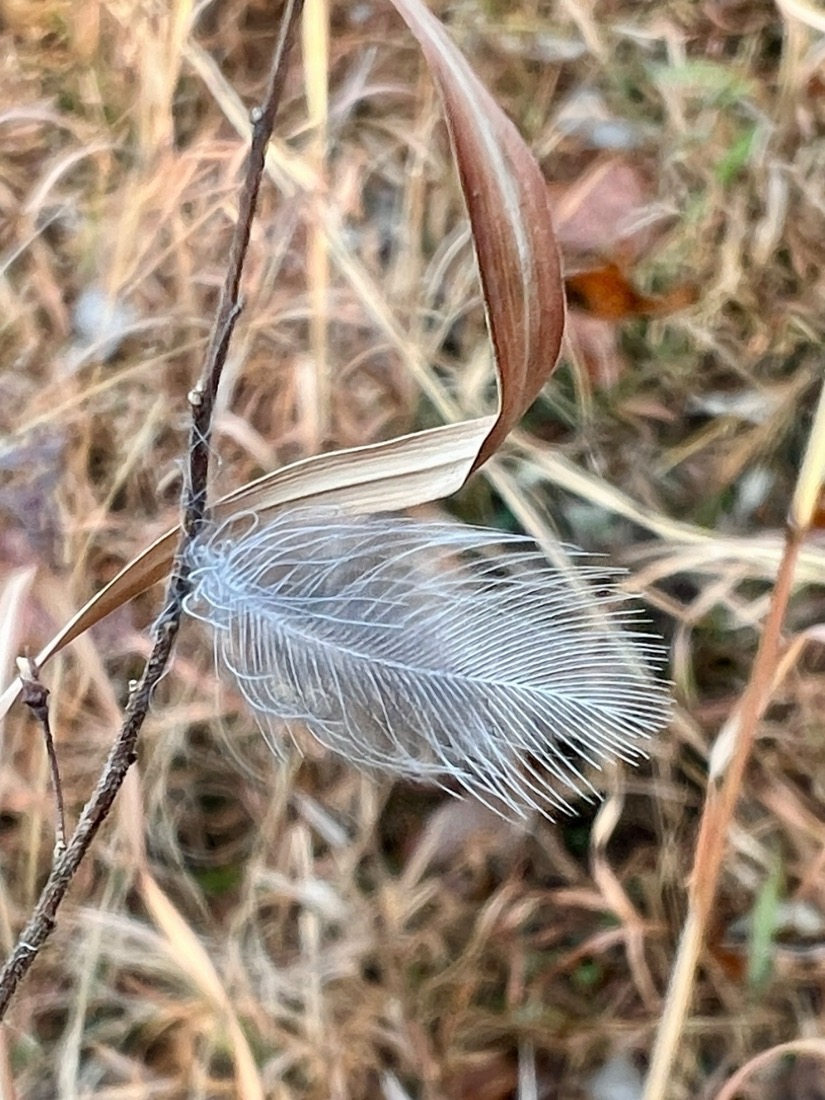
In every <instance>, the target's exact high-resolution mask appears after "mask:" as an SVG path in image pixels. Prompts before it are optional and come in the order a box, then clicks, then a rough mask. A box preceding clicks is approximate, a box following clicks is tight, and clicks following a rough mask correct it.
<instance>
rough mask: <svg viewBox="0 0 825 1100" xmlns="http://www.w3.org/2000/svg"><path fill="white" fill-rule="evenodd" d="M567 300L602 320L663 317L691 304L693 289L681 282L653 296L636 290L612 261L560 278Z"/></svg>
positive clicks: (694, 297) (688, 284) (694, 289)
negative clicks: (562, 280) (562, 279)
mask: <svg viewBox="0 0 825 1100" xmlns="http://www.w3.org/2000/svg"><path fill="white" fill-rule="evenodd" d="M564 287H565V290H566V292H567V302H568V305H570V306H576V307H577V308H578V309H583V310H584V311H585V312H586V313H590V314H592V315H593V316H594V317H601V318H602V319H603V320H605V321H621V320H624V319H625V318H627V317H663V316H666V315H667V314H669V313H675V312H676V310H679V309H684V308H685V307H686V306H689V305H693V303H694V302H695V301H696V299H697V297H698V292H697V288H696V287H695V286H693V285H692V284H690V283H682V284H680V285H679V286H676V287H674V288H673V289H672V290H670V291H668V293H667V294H663V295H661V296H657V297H648V295H646V294H642V293H640V292H639V291H638V290H637V289H636V288H635V287H634V286H633V284H632V283H631V282H630V281H629V280H628V278H627V276H626V275H625V274H624V272H623V271H622V270H621V268H620V267H619V266H618V264H615V263H607V264H604V266H602V267H598V268H594V269H592V270H590V271H580V272H578V273H577V274H576V275H568V276H567V278H566V279H565V280H564Z"/></svg>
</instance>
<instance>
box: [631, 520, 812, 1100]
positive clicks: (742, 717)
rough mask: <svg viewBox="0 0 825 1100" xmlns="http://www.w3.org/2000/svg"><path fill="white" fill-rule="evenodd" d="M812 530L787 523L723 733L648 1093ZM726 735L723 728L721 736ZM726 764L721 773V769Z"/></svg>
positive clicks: (709, 895) (671, 1038)
mask: <svg viewBox="0 0 825 1100" xmlns="http://www.w3.org/2000/svg"><path fill="white" fill-rule="evenodd" d="M805 533H806V532H805V531H804V530H801V529H799V528H798V527H796V526H795V525H791V526H789V527H788V530H787V534H786V537H785V549H784V552H783V555H782V560H781V562H780V564H779V572H778V574H777V578H776V585H775V587H774V590H773V593H772V597H771V604H770V609H769V611H768V618H767V620H766V622H765V628H764V630H763V632H762V637H761V640H760V643H759V647H758V649H757V653H756V659H755V661H754V664H753V670H752V672H751V678H750V680H749V682H748V686H747V688H746V689H745V693H744V695H743V697H742V700H741V703H740V706H739V708H738V711H737V712H736V713H735V714H734V715H733V716H732V718H731V720H730V721H729V722H728V723H727V726H726V729H725V731H723V734H724V733H730V734H733V735H735V740H734V743H733V747H732V750H731V754H730V757H729V759H726V761H725V762H722V763H720V762H717V764H716V769H715V770H716V773H715V774H714V769H712V772H711V775H710V776H709V779H708V790H707V795H706V797H705V805H704V809H703V811H702V818H701V821H700V824H699V835H698V838H697V842H696V854H695V858H694V864H693V871H692V873H691V877H690V884H689V887H688V912H687V917H686V919H685V923H684V926H683V928H682V935H681V938H680V940H679V947H678V950H677V953H676V961H675V963H674V966H673V970H672V971H671V976H670V984H669V986H668V991H667V996H666V998H665V1004H664V1008H663V1011H662V1017H661V1023H660V1024H659V1028H658V1031H657V1033H656V1041H655V1043H654V1047H653V1053H652V1055H651V1061H650V1068H649V1070H648V1075H647V1079H646V1081H645V1090H644V1093H643V1098H642V1100H665V1098H666V1097H667V1095H668V1089H669V1087H670V1084H671V1081H672V1075H673V1064H674V1061H675V1059H676V1054H677V1050H678V1047H679V1043H680V1041H681V1040H682V1039H683V1037H684V1034H685V1021H686V1019H687V1016H688V1013H689V1011H690V1003H691V998H692V995H693V986H694V981H695V977H696V969H697V966H698V963H699V956H700V954H701V951H702V946H703V944H704V942H705V938H706V933H707V928H708V925H709V922H710V918H711V914H712V909H713V903H714V900H715V897H716V891H717V888H718V883H719V875H720V873H721V870H722V861H723V859H724V855H725V850H726V846H727V837H728V831H729V828H730V823H731V820H732V818H733V813H734V810H735V809H736V803H737V801H738V799H739V794H740V792H741V789H742V781H743V779H744V776H745V769H746V767H747V764H748V760H749V759H750V755H751V751H752V749H753V745H754V741H755V739H756V730H757V725H758V722H759V719H760V718H761V717H762V714H763V713H764V711H765V707H766V706H767V703H768V700H769V698H770V694H771V688H772V686H773V681H774V678H775V677H774V674H775V671H776V668H777V665H778V663H779V656H780V647H781V642H782V636H781V630H782V623H783V620H784V618H785V612H786V610H787V607H788V601H789V599H790V595H791V590H792V588H793V577H794V570H795V568H796V562H797V558H798V557H799V551H800V549H801V547H802V544H803V542H804V539H805ZM721 737H722V735H720V740H721ZM719 769H723V770H722V774H721V775H720V774H719Z"/></svg>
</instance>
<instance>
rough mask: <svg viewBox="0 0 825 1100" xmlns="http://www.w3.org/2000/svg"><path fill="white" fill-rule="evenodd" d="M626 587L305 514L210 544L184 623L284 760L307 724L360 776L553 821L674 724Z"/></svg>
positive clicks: (409, 532) (233, 524) (442, 537)
mask: <svg viewBox="0 0 825 1100" xmlns="http://www.w3.org/2000/svg"><path fill="white" fill-rule="evenodd" d="M619 575H620V574H617V572H616V571H610V570H605V569H604V568H601V567H598V566H596V567H593V566H586V565H580V564H576V565H575V566H571V568H570V569H569V570H568V569H563V568H556V567H554V566H551V565H550V564H548V562H547V560H546V558H545V557H544V555H543V554H542V553H541V552H540V551H539V549H538V548H537V546H536V544H535V543H534V542H533V541H532V540H531V539H529V538H526V537H524V536H521V535H513V534H506V533H502V532H499V531H492V530H486V529H484V528H478V527H469V526H462V525H460V524H451V523H439V522H436V523H431V522H421V521H418V520H413V519H406V518H400V517H397V516H387V515H377V516H368V517H351V516H346V515H344V514H342V513H340V512H337V511H334V510H333V509H324V508H301V509H295V510H291V511H289V510H286V511H283V512H281V513H280V514H278V515H277V516H276V517H275V518H274V519H272V520H269V521H267V522H266V523H261V522H260V521H259V520H257V519H256V517H254V516H250V515H247V516H239V517H233V519H232V520H230V521H228V522H227V523H225V524H224V525H222V526H221V527H220V528H218V529H215V528H214V527H212V528H206V529H205V531H204V532H203V533H202V534H201V535H200V536H199V537H198V538H197V539H196V540H195V542H194V545H193V548H192V582H193V589H192V593H191V595H190V596H189V597H188V599H187V601H186V609H187V611H188V612H189V613H190V614H191V615H193V616H195V617H196V618H198V619H201V620H202V621H204V622H206V623H208V624H209V626H210V627H211V629H212V631H213V635H214V646H215V659H216V664H217V667H218V669H219V672H220V674H221V675H222V676H223V677H228V678H229V680H230V681H232V682H233V683H234V684H235V686H236V687H237V688H238V690H239V691H240V693H241V695H242V696H243V698H244V699H245V700H246V702H247V703H248V704H249V706H250V708H251V709H252V711H253V713H254V714H255V716H256V718H257V720H258V723H259V725H260V726H261V729H262V730H263V732H264V734H265V736H266V737H267V739H268V741H269V744H270V745H271V746H272V748H273V750H274V751H275V752H276V753H277V754H278V755H283V752H284V749H285V746H286V745H287V744H288V739H289V735H290V734H291V733H293V732H294V731H296V730H297V728H298V727H300V726H303V727H305V728H306V729H308V730H309V732H310V733H311V734H312V735H313V736H314V737H315V738H317V740H318V741H319V742H320V743H321V744H322V745H324V746H326V747H327V748H328V749H331V750H333V751H334V752H336V753H339V754H340V755H342V756H343V757H345V758H346V759H347V760H348V761H349V762H350V763H351V764H353V765H354V766H356V767H360V768H369V769H379V770H382V771H385V772H390V773H391V774H393V775H395V776H399V777H406V778H411V779H421V780H430V781H434V782H437V783H442V784H444V783H451V784H453V785H455V784H457V785H458V786H459V787H461V788H464V789H465V790H466V791H469V792H470V793H472V794H473V795H475V796H476V797H477V798H479V799H481V800H482V801H485V802H487V803H488V804H489V805H492V806H493V808H494V809H496V810H497V812H499V813H503V814H505V815H507V816H524V815H526V814H527V813H529V812H531V811H533V810H538V811H540V812H542V813H544V814H546V815H548V816H549V815H550V814H551V813H552V811H553V810H554V809H557V810H563V811H570V810H571V806H570V803H569V802H568V801H567V799H566V798H565V797H564V794H563V791H564V789H565V788H567V789H568V790H571V791H575V792H576V793H578V794H582V793H587V792H588V791H592V790H593V788H592V786H591V784H590V782H589V781H588V780H587V779H586V778H585V775H584V773H583V770H582V769H583V768H584V767H586V766H587V765H595V766H597V767H598V766H599V764H600V762H604V761H605V760H607V759H611V758H616V757H619V758H622V759H625V760H631V761H632V760H634V759H637V758H638V757H639V756H640V755H642V747H641V744H640V742H642V741H643V740H644V739H645V738H647V737H649V736H650V735H651V734H653V733H655V732H657V731H658V730H660V729H661V728H662V726H663V725H664V724H665V723H666V722H667V719H668V716H669V712H670V695H669V690H668V686H667V684H665V683H663V682H661V681H660V680H658V679H657V678H656V677H655V675H654V673H653V668H654V667H655V666H656V665H657V664H660V663H661V661H662V657H663V655H664V651H663V647H662V645H661V643H660V642H659V641H658V640H657V639H655V638H654V637H652V636H651V635H649V634H646V633H643V632H640V631H639V629H638V627H639V626H640V625H641V624H640V620H639V611H638V610H637V609H636V608H635V607H634V604H633V601H632V600H630V599H629V598H628V597H627V596H626V595H625V594H624V593H622V592H621V591H620V590H619V588H618V587H617V583H616V582H617V576H619Z"/></svg>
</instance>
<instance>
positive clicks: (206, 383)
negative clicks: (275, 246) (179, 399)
mask: <svg viewBox="0 0 825 1100" xmlns="http://www.w3.org/2000/svg"><path fill="white" fill-rule="evenodd" d="M302 6H303V4H302V0H288V3H287V4H286V7H285V10H284V14H283V18H282V22H281V30H280V35H279V38H278V43H277V45H276V48H275V53H274V56H273V60H272V66H271V69H270V74H269V78H268V82H267V89H266V93H265V96H264V100H263V105H262V106H261V107H259V108H256V109H255V110H254V111H253V112H252V122H253V126H252V141H251V143H250V147H249V155H248V157H247V162H246V172H245V177H244V182H243V186H242V189H241V193H240V198H239V203H238V219H237V222H236V223H235V230H234V233H233V237H232V243H231V246H230V253H229V260H228V262H227V271H226V278H225V280H224V285H223V289H222V291H221V297H220V302H219V305H218V311H217V315H216V318H215V324H214V327H213V329H212V335H211V338H210V342H209V347H208V349H207V354H206V360H205V364H204V369H203V373H202V375H201V380H200V381H199V383H198V385H197V386H196V387H195V389H194V390H193V391H192V393H191V394H190V395H189V401H190V405H191V408H192V424H191V430H190V437H189V447H188V472H187V482H186V488H185V490H184V499H183V505H182V510H183V519H182V527H183V535H182V537H181V540H180V544H179V546H178V549H177V552H176V554H175V559H174V562H173V565H172V572H171V576H170V579H169V583H168V586H167V592H166V599H165V603H164V607H163V610H162V611H161V613H160V615H159V616H158V618H157V620H156V621H155V624H154V627H153V629H152V651H151V653H150V655H149V658H148V660H147V662H146V666H145V668H144V670H143V675H142V676H141V678H140V680H139V681H138V683H137V685H136V686H135V688H134V690H133V691H132V693H131V696H130V698H129V703H128V705H127V707H126V713H125V715H124V718H123V724H122V726H121V728H120V731H119V733H118V735H117V737H116V738H115V741H114V743H113V744H112V747H111V749H110V751H109V756H108V758H107V760H106V763H105V765H104V767H103V771H102V772H101V775H100V778H99V780H98V783H97V786H96V787H95V790H94V792H93V794H92V796H91V798H90V799H89V801H88V802H87V803H86V806H85V807H84V809H83V812H82V813H81V815H80V819H79V821H78V823H77V826H76V828H75V830H74V832H73V833H72V835H71V837H70V838H69V840H68V842H67V844H66V847H65V849H64V850H63V852H62V853H60V855H59V856H58V858H56V859H55V861H54V864H53V866H52V870H51V873H50V875H49V877H48V879H47V881H46V884H45V886H44V887H43V890H42V892H41V894H40V897H39V898H38V900H37V903H36V905H35V908H34V911H33V912H32V915H31V917H30V918H29V920H28V922H27V923H26V926H25V928H24V929H23V931H22V932H21V934H20V936H19V938H18V940H17V942H16V944H15V946H14V948H13V949H12V951H11V953H10V955H9V957H8V958H7V959H6V962H5V964H4V966H3V969H2V971H0V1019H3V1017H4V1016H5V1013H6V1010H7V1009H8V1006H9V1002H10V1001H11V998H12V996H13V995H14V992H15V990H16V989H17V987H18V985H19V984H20V982H21V981H22V979H23V978H24V977H25V976H26V974H27V973H28V972H29V970H30V969H31V967H32V964H33V963H34V960H35V959H36V957H37V955H38V953H39V951H40V949H41V948H42V947H43V945H44V943H45V942H46V940H47V939H48V937H49V936H50V934H51V932H52V930H53V929H54V925H55V919H56V915H57V910H58V907H59V906H60V903H61V902H62V901H63V898H64V897H65V896H66V893H67V891H68V889H69V886H70V884H71V882H72V879H73V878H74V876H75V874H76V873H77V870H78V868H79V867H80V864H81V863H82V861H83V859H84V857H85V855H86V853H87V851H88V850H89V847H90V845H91V843H92V841H93V840H94V837H95V835H96V834H97V831H98V829H99V828H100V826H101V825H102V824H103V822H104V821H105V820H106V817H107V816H108V814H109V811H110V810H111V807H112V804H113V802H114V800H115V797H116V795H117V793H118V791H119V790H120V788H121V786H122V785H123V781H124V779H125V778H126V773H127V772H128V770H129V768H130V767H131V765H132V764H133V763H134V761H135V759H136V748H137V740H138V735H139V733H140V730H141V727H142V726H143V723H144V721H145V719H146V715H147V713H148V711H149V704H150V701H151V697H152V692H153V690H154V688H155V686H156V684H157V683H158V681H159V680H160V678H161V676H162V675H163V672H164V670H165V669H166V666H167V664H168V661H169V658H170V656H171V653H172V649H173V646H174V643H175V638H176V637H177V634H178V630H179V627H180V621H181V615H182V613H183V600H184V598H185V596H186V594H187V593H188V591H189V588H190V582H189V567H188V564H187V558H188V548H189V544H190V542H191V539H192V537H193V536H194V535H195V534H196V533H197V531H198V530H199V528H200V526H201V524H202V523H203V522H204V519H205V516H206V494H207V486H208V480H209V457H210V437H211V433H212V413H213V409H214V405H215V396H216V393H217V390H218V384H219V383H220V379H221V374H222V371H223V367H224V364H225V362H226V357H227V353H228V351H229V343H230V340H231V337H232V332H233V329H234V327H235V323H236V321H237V319H238V316H239V314H240V310H241V302H240V283H241V276H242V274H243V268H244V262H245V259H246V253H247V248H248V245H249V238H250V233H251V230H252V220H253V217H254V214H255V208H256V205H257V199H258V193H259V191H260V186H261V179H262V177H263V171H264V158H265V154H266V148H267V145H268V143H269V139H270V137H271V135H272V129H273V126H274V123H275V115H276V113H277V110H278V106H279V104H280V100H281V95H282V92H283V87H284V81H285V78H286V58H287V55H288V52H289V49H290V46H291V44H292V42H293V40H294V38H295V33H296V28H297V22H298V19H299V17H300V14H301V9H302Z"/></svg>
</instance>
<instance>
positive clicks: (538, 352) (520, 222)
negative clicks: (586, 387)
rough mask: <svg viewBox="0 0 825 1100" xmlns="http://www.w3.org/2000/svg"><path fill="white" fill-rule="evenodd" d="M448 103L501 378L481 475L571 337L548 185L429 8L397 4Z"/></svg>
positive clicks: (413, 1) (412, 2)
mask: <svg viewBox="0 0 825 1100" xmlns="http://www.w3.org/2000/svg"><path fill="white" fill-rule="evenodd" d="M392 2H393V4H394V6H395V8H396V9H397V11H398V12H399V14H400V15H401V16H402V18H403V19H404V20H405V22H406V23H407V26H408V27H409V28H410V30H411V31H412V33H413V34H414V35H415V37H416V38H417V39H418V42H419V45H420V46H421V49H422V50H423V52H424V56H425V58H426V60H427V64H428V65H429V67H430V71H431V72H432V74H433V77H434V78H435V81H436V84H437V86H438V90H439V92H440V94H441V98H442V101H443V103H444V112H445V115H446V117H447V124H448V127H449V133H450V140H451V142H452V146H453V153H454V155H455V159H456V165H457V167H458V174H459V178H460V180H461V187H462V190H463V192H464V198H465V201H466V203H467V210H468V213H469V215H470V224H471V226H472V231H473V241H474V244H475V249H476V256H477V258H478V267H479V272H480V275H481V285H482V290H483V292H484V301H485V304H486V307H487V317H488V323H489V326H490V335H491V337H492V340H493V346H494V348H495V353H496V363H497V366H498V371H499V376H500V409H499V415H498V419H497V420H496V423H495V425H494V427H493V429H492V431H491V432H490V434H489V435H488V436H487V438H486V440H485V441H484V444H483V446H482V448H481V450H480V452H479V454H478V458H477V459H476V461H475V462H474V464H473V469H474V470H476V469H478V467H479V466H481V465H482V463H484V462H486V460H487V459H488V458H489V457H490V455H491V454H493V453H494V451H495V450H496V449H497V448H498V446H499V445H500V444H501V442H502V440H503V439H504V437H505V436H506V435H507V433H508V432H509V431H510V429H511V428H512V427H513V425H514V424H515V423H516V422H517V421H518V420H519V419H520V418H521V416H522V414H523V413H524V412H525V410H526V409H527V407H528V406H529V405H530V404H531V403H532V402H533V400H534V399H535V398H536V397H537V396H538V393H539V391H540V390H541V388H542V386H543V385H544V383H545V382H546V380H547V378H548V377H549V376H550V374H551V373H552V371H553V368H554V367H555V365H556V362H557V360H558V356H559V351H560V349H561V338H562V333H563V331H564V311H565V306H564V294H563V292H562V279H561V265H560V261H559V254H558V246H557V244H556V238H555V234H554V231H553V223H552V218H551V212H550V200H549V197H548V193H547V184H546V183H545V180H544V177H543V175H542V173H541V170H540V169H539V167H538V164H537V163H536V161H535V159H534V157H533V155H532V154H531V153H530V151H529V149H528V148H527V146H526V145H525V143H524V140H523V138H522V137H521V135H520V134H519V132H518V131H517V130H516V128H515V126H514V125H513V124H512V122H510V120H509V119H508V118H507V116H506V115H505V114H504V112H503V111H502V109H501V108H500V107H499V106H498V104H497V103H496V102H495V100H494V99H493V97H492V96H491V95H490V93H489V92H488V91H487V89H486V88H485V87H484V86H483V85H482V83H481V82H480V81H479V79H478V77H477V76H476V75H475V74H474V73H473V71H472V69H471V68H470V66H469V64H468V63H467V61H466V60H465V58H464V57H463V55H462V54H461V53H460V52H459V50H458V49H457V47H456V46H455V45H454V44H453V42H452V40H451V39H450V37H449V36H448V34H447V32H446V31H445V30H444V28H443V27H442V25H441V24H440V23H439V22H438V20H437V19H436V18H435V17H434V16H433V15H432V14H431V13H430V11H429V10H428V9H427V8H426V7H425V6H424V4H422V3H421V2H420V0H392Z"/></svg>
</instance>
